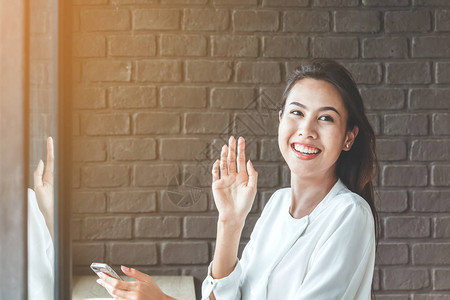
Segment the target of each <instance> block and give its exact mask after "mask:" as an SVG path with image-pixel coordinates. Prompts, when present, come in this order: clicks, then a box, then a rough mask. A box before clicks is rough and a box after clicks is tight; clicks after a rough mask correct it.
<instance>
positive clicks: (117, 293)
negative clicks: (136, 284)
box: [97, 279, 131, 299]
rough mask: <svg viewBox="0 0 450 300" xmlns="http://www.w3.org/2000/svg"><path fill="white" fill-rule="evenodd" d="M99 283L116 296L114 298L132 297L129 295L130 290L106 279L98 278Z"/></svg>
mask: <svg viewBox="0 0 450 300" xmlns="http://www.w3.org/2000/svg"><path fill="white" fill-rule="evenodd" d="M97 283H98V284H100V285H101V286H102V287H104V288H105V289H106V290H107V291H108V293H109V294H110V295H111V296H113V297H114V299H131V298H130V297H129V294H130V292H129V291H128V290H122V289H120V288H119V287H114V286H113V285H111V284H110V283H108V282H106V280H105V279H97Z"/></svg>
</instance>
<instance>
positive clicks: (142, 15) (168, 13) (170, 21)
mask: <svg viewBox="0 0 450 300" xmlns="http://www.w3.org/2000/svg"><path fill="white" fill-rule="evenodd" d="M180 20H181V12H180V11H179V10H178V9H135V10H133V29H135V30H173V29H179V28H180Z"/></svg>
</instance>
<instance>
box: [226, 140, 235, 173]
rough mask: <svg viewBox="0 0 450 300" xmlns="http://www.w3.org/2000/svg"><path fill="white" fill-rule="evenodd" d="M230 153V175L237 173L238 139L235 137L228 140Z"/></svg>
mask: <svg viewBox="0 0 450 300" xmlns="http://www.w3.org/2000/svg"><path fill="white" fill-rule="evenodd" d="M228 145H229V151H228V160H227V162H228V173H229V174H234V173H236V139H235V138H234V136H230V139H229V140H228Z"/></svg>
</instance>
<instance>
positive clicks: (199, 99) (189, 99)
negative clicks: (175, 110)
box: [159, 86, 206, 108]
mask: <svg viewBox="0 0 450 300" xmlns="http://www.w3.org/2000/svg"><path fill="white" fill-rule="evenodd" d="M159 101H160V103H161V106H162V107H190V108H194V107H205V106H206V88H204V87H188V86H186V87H184V86H167V87H162V88H161V89H160V92H159Z"/></svg>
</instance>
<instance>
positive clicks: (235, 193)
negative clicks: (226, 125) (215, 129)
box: [212, 136, 258, 224]
mask: <svg viewBox="0 0 450 300" xmlns="http://www.w3.org/2000/svg"><path fill="white" fill-rule="evenodd" d="M219 170H220V172H219ZM212 176H213V184H212V190H213V196H214V202H215V203H216V206H217V210H218V211H219V221H221V222H225V223H229V222H239V223H241V224H243V223H244V222H245V218H246V217H247V215H248V213H249V212H250V209H251V207H252V204H253V201H254V199H255V195H256V187H257V178H258V173H257V172H256V171H255V169H254V168H253V165H252V163H251V162H250V161H248V162H247V164H246V163H245V140H244V138H243V137H240V138H239V141H238V155H237V162H236V139H235V138H234V137H233V136H231V137H230V139H229V146H227V145H224V146H223V147H222V152H221V155H220V160H219V159H218V160H217V161H216V162H215V163H214V165H213V169H212Z"/></svg>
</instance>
